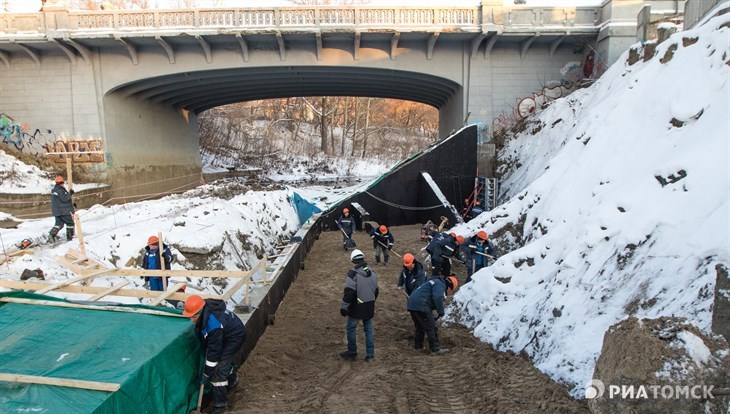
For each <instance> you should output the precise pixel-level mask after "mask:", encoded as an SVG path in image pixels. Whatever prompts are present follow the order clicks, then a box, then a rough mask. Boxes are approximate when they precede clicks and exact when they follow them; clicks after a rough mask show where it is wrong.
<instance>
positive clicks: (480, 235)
mask: <svg viewBox="0 0 730 414" xmlns="http://www.w3.org/2000/svg"><path fill="white" fill-rule="evenodd" d="M477 238H478V239H479V240H487V232H486V231H484V230H479V232H477Z"/></svg>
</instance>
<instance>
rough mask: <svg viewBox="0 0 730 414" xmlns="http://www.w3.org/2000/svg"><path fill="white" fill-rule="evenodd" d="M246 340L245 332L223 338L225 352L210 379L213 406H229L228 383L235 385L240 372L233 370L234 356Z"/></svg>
mask: <svg viewBox="0 0 730 414" xmlns="http://www.w3.org/2000/svg"><path fill="white" fill-rule="evenodd" d="M245 340H246V334H245V333H244V334H243V335H240V336H236V337H233V338H224V339H223V341H224V342H223V352H222V353H221V357H220V360H219V361H218V365H216V367H215V372H213V376H212V377H211V380H210V385H212V386H213V407H226V406H228V385H229V384H230V385H233V384H235V383H236V382H237V381H238V373H236V372H235V371H234V370H233V357H234V356H235V355H236V352H238V350H239V349H241V346H243V342H244V341H245Z"/></svg>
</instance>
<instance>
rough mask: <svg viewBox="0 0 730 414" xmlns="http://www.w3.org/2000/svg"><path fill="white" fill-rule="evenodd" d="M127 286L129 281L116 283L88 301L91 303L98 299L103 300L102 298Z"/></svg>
mask: <svg viewBox="0 0 730 414" xmlns="http://www.w3.org/2000/svg"><path fill="white" fill-rule="evenodd" d="M128 284H129V281H128V280H125V281H124V282H122V283H118V284H116V285H114V286H112V287H110V288H109V289H107V290H105V291H103V292H99V293H97V294H96V295H94V296H92V297H90V298H89V299H88V300H92V301H93V300H99V299H101V298H103V297H104V296H109V295H110V294H112V293H114V292H116V291H117V290H119V289H121V288H123V287H125V286H127V285H128Z"/></svg>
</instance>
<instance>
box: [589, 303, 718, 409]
mask: <svg viewBox="0 0 730 414" xmlns="http://www.w3.org/2000/svg"><path fill="white" fill-rule="evenodd" d="M593 378H594V386H595V387H596V389H595V393H596V395H595V398H592V399H590V400H589V405H590V408H591V411H592V412H593V413H596V414H603V413H606V414H609V413H634V412H635V413H646V414H654V413H656V414H659V413H667V412H672V413H726V412H727V407H728V403H729V402H730V399H729V398H728V395H727V394H725V392H726V391H727V388H728V387H729V386H730V348H729V347H728V343H727V342H726V341H725V340H724V339H723V338H722V337H721V336H709V335H708V334H706V333H704V332H702V331H701V330H699V329H697V328H696V327H694V326H692V325H691V324H689V323H688V322H687V320H686V319H684V318H675V317H663V318H658V319H642V320H639V319H637V318H635V317H630V318H628V319H626V320H624V321H621V322H619V323H617V324H615V325H613V326H611V327H610V328H609V329H608V331H607V332H606V335H605V336H604V338H603V349H602V350H601V356H600V357H599V358H598V361H597V362H596V368H595V371H594V374H593ZM596 380H597V381H600V385H595V382H596ZM601 387H602V388H603V389H602V390H601ZM709 387H712V388H709ZM708 389H709V393H708V391H707V390H708ZM687 394H689V395H687Z"/></svg>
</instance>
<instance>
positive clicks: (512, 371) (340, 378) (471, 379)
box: [229, 225, 588, 414]
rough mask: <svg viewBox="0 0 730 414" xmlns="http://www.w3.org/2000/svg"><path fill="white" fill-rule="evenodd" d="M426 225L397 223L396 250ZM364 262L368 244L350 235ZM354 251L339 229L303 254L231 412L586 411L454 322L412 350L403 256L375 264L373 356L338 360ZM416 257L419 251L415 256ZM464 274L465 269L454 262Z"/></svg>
mask: <svg viewBox="0 0 730 414" xmlns="http://www.w3.org/2000/svg"><path fill="white" fill-rule="evenodd" d="M420 229H421V226H419V225H415V226H401V227H393V228H391V231H392V232H393V234H394V236H395V239H396V245H395V251H397V252H398V253H400V254H401V255H402V254H405V253H416V252H418V251H419V250H420V249H421V248H422V247H423V246H424V245H423V242H422V241H421V240H420V237H419V236H420ZM354 239H355V241H356V242H357V245H358V247H359V248H360V249H361V250H362V251H363V252H364V253H365V256H366V259H367V261H368V263H371V264H372V263H374V262H375V260H374V258H373V248H372V242H371V240H370V239H369V238H368V236H367V235H366V234H365V233H362V232H357V233H356V234H355V235H354ZM349 254H350V252H345V251H344V250H343V248H342V235H341V234H340V233H339V232H329V233H323V234H322V235H321V237H320V239H319V241H317V243H316V244H315V245H314V247H313V249H312V251H311V252H310V253H309V255H308V256H307V259H306V262H305V270H303V271H301V272H300V274H299V276H298V278H297V280H296V281H295V282H294V284H293V285H292V286H291V288H290V289H289V291H288V292H287V295H286V298H285V300H284V302H283V303H282V304H281V307H280V308H279V311H278V312H277V314H276V325H274V326H269V327H268V328H267V330H266V333H265V334H264V335H263V337H261V339H260V340H259V342H258V344H257V345H256V349H255V350H254V351H253V353H252V354H251V355H250V356H249V358H248V360H247V361H246V362H245V363H244V365H243V366H242V367H241V369H240V372H239V373H240V374H241V376H242V377H241V378H242V381H241V386H240V387H239V388H238V389H237V390H236V391H235V393H234V394H232V396H231V399H230V401H229V402H230V405H229V409H230V411H231V412H235V413H246V414H251V413H295V412H296V413H535V412H552V413H587V412H588V407H587V405H586V404H585V403H584V402H583V401H576V400H574V399H572V398H571V397H570V396H569V395H568V390H567V388H566V387H564V386H562V385H560V384H558V383H556V382H554V381H552V380H551V379H550V378H548V377H547V376H546V375H545V374H543V373H541V372H540V371H538V370H537V369H536V368H534V367H533V366H532V365H531V363H530V362H529V361H528V360H527V359H526V358H521V357H519V356H516V355H514V354H510V353H504V352H497V351H495V350H494V349H493V348H492V347H491V346H489V345H488V344H485V343H482V342H480V341H479V340H478V339H476V338H475V337H474V336H473V335H472V334H471V333H470V332H469V331H468V330H466V329H465V328H463V327H462V326H458V325H445V326H441V327H440V329H439V336H440V339H441V345H442V347H445V348H449V349H450V352H449V353H448V354H445V355H442V356H432V355H429V354H425V353H423V352H422V351H416V350H415V349H413V322H412V321H411V318H410V316H409V314H408V313H407V311H406V297H405V295H404V294H403V293H402V292H401V291H400V290H398V289H397V288H396V282H397V277H398V274H399V273H400V270H401V262H400V259H399V258H398V257H397V256H395V255H391V262H390V263H389V265H388V266H380V265H374V266H373V269H374V270H375V272H376V273H377V275H378V282H379V285H380V296H379V297H378V300H377V302H376V315H375V319H374V324H373V325H374V330H375V360H374V361H373V362H365V361H364V360H363V357H364V352H363V351H364V336H363V334H362V329H361V328H358V329H359V332H358V350H359V355H360V358H359V359H358V360H356V361H353V362H349V361H342V360H340V359H339V357H338V353H339V352H341V351H343V350H345V349H346V341H345V318H343V317H342V316H340V314H339V305H340V301H341V299H342V289H343V285H344V278H345V274H346V272H347V270H348V269H349V268H350V266H351V265H350V262H349ZM419 256H420V255H419ZM456 271H457V272H460V274H459V279H460V282H461V283H463V282H464V280H465V269H464V268H463V267H457V268H456Z"/></svg>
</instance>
